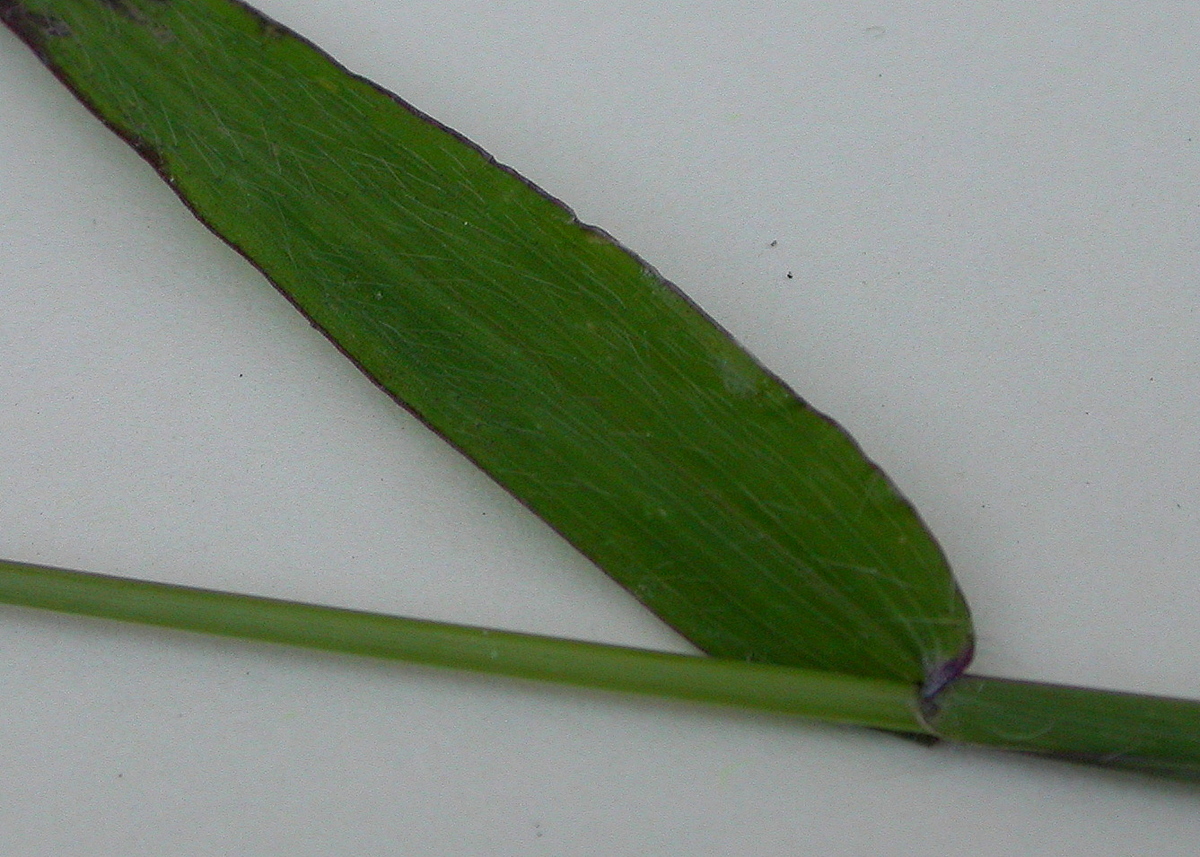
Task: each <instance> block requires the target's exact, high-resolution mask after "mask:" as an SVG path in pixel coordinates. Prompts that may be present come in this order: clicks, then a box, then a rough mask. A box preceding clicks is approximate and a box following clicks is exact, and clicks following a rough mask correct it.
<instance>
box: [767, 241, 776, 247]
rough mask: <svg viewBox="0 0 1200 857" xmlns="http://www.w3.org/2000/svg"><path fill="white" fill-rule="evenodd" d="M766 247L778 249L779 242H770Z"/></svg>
mask: <svg viewBox="0 0 1200 857" xmlns="http://www.w3.org/2000/svg"><path fill="white" fill-rule="evenodd" d="M767 246H768V247H778V246H779V242H778V241H772V242H771V243H770V244H768V245H767Z"/></svg>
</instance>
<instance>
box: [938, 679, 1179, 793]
mask: <svg viewBox="0 0 1200 857" xmlns="http://www.w3.org/2000/svg"><path fill="white" fill-rule="evenodd" d="M929 720H930V723H931V725H932V727H933V731H934V732H935V733H936V734H937V735H938V736H939V737H941V738H945V739H947V740H950V741H961V742H963V743H967V744H977V745H982V746H988V747H997V748H1000V749H1004V750H1018V751H1023V752H1028V753H1037V754H1040V755H1048V756H1056V757H1058V758H1067V759H1074V760H1076V761H1080V762H1088V763H1091V764H1096V765H1103V766H1105V767H1113V768H1126V769H1131V770H1137V771H1142V772H1144V773H1152V774H1157V775H1159V776H1164V777H1171V778H1173V779H1180V780H1191V781H1200V702H1196V701H1194V700H1188V699H1170V698H1167V697H1161V696H1147V695H1142V694H1134V693H1115V692H1113V691H1104V690H1093V689H1091V688H1082V687H1066V686H1063V685H1055V684H1041V683H1037V682H1029V681H1012V680H1009V679H1001V678H988V677H984V676H973V675H967V676H963V677H962V678H960V679H959V680H957V681H955V682H953V683H952V684H951V685H950V686H949V687H947V688H946V689H945V690H944V691H943V692H942V693H940V694H939V695H938V697H937V700H936V703H935V704H934V705H933V706H931V712H930V718H929Z"/></svg>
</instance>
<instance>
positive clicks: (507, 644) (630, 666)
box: [0, 561, 928, 733]
mask: <svg viewBox="0 0 1200 857" xmlns="http://www.w3.org/2000/svg"><path fill="white" fill-rule="evenodd" d="M0 602H3V603H8V604H19V605H23V606H26V607H40V608H44V609H48V610H58V611H63V612H67V613H77V614H83V615H87V616H98V617H103V618H106V619H119V620H124V621H127V622H139V623H143V624H149V625H159V626H165V627H169V628H178V629H182V630H187V631H201V632H206V633H210V634H220V635H223V636H228V637H241V638H244V639H252V640H262V641H266V642H271V643H284V644H287V645H292V646H303V647H306V648H312V649H324V650H326V651H333V652H343V653H347V654H352V655H364V656H367V657H375V658H386V659H389V660H398V661H408V662H410V663H417V664H426V665H431V666H440V667H453V668H457V669H464V670H474V671H477V672H485V673H493V674H497V675H506V676H514V677H517V678H524V679H537V680H541V681H552V682H559V683H563V684H573V685H578V686H583V687H593V688H599V689H603V690H611V691H618V692H627V693H645V694H653V695H655V696H662V697H670V698H674V699H686V700H693V701H697V702H708V703H716V704H719V705H731V706H737V707H740V708H750V709H757V710H761V711H771V712H776V713H781V714H792V715H798V716H801V717H808V718H813V719H818V720H826V721H831V722H837V723H848V724H854V725H859V726H872V727H875V728H878V729H888V730H893V731H898V732H909V733H926V732H927V731H928V730H927V728H926V726H925V725H924V723H923V721H922V719H921V715H920V704H919V699H918V695H917V691H916V689H915V688H914V687H913V686H912V685H908V684H904V683H902V682H894V681H886V680H881V679H870V678H861V677H857V676H847V675H840V674H837V673H828V672H820V671H816V670H805V669H796V668H792V667H779V666H772V665H767V664H751V663H746V662H743V661H735V660H726V659H720V658H707V657H696V656H692V655H677V654H670V653H666V652H652V651H646V650H644V649H632V648H623V647H621V646H608V645H601V644H598V643H584V642H578V641H575V640H564V639H558V638H555V637H543V636H537V635H533V634H517V633H512V632H508V631H495V630H489V629H487V628H475V627H470V626H466V625H452V624H448V623H444V622H431V621H425V620H421V619H405V618H401V617H398V616H386V615H383V614H379V613H367V612H363V611H358V610H344V609H339V608H334V607H321V606H317V605H314V604H301V603H297V602H293V601H282V600H278V599H274V598H261V597H257V596H251V595H237V594H233V593H228V592H217V591H215V590H211V589H197V588H193V587H187V586H175V585H170V584H165V583H152V582H150V581H144V580H130V579H128V578H122V577H112V576H109V575H103V574H91V573H88V572H81V571H66V570H63V569H58V568H47V567H45V566H37V565H27V564H24V563H17V562H7V561H0Z"/></svg>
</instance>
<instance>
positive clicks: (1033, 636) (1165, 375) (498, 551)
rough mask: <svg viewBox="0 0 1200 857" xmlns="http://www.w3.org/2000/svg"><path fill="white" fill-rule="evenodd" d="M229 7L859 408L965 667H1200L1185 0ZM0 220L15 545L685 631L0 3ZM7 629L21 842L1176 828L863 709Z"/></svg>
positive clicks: (354, 850) (99, 631) (3, 420)
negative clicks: (738, 703) (401, 107)
mask: <svg viewBox="0 0 1200 857" xmlns="http://www.w3.org/2000/svg"><path fill="white" fill-rule="evenodd" d="M261 5H262V7H263V8H264V10H265V11H267V12H268V13H269V14H273V15H274V16H276V17H277V18H279V19H280V20H282V21H283V22H285V23H287V24H289V25H291V26H292V27H294V28H295V29H297V30H299V31H300V32H301V33H303V34H305V35H307V36H309V37H310V38H312V39H313V40H314V41H315V42H316V43H318V44H320V45H321V46H323V47H324V48H326V49H327V50H330V51H331V52H332V53H333V54H334V55H335V56H337V57H338V58H339V59H341V60H342V61H343V62H344V63H345V64H347V65H348V66H349V67H350V68H352V69H354V70H356V71H359V72H361V73H364V74H366V75H367V76H369V77H371V78H373V79H375V80H377V81H379V82H381V83H382V84H384V85H386V86H388V87H389V88H391V89H393V90H395V91H397V92H399V93H400V94H402V95H403V96H404V97H405V98H407V99H409V100H410V101H412V102H413V103H415V104H416V105H418V106H419V107H421V108H422V109H424V110H426V111H428V112H430V113H431V114H433V115H434V116H436V117H438V118H440V119H441V120H443V121H445V122H447V123H448V124H450V125H451V126H452V127H455V128H457V129H459V130H460V131H462V132H464V133H465V134H467V135H468V136H470V137H471V138H473V139H474V140H476V141H477V142H479V143H480V144H481V145H483V146H484V147H485V148H487V149H488V150H490V151H491V152H492V153H493V154H495V155H496V156H497V157H498V158H499V159H500V160H502V161H504V162H505V163H508V164H511V165H513V166H514V167H516V168H517V169H518V170H520V171H521V172H523V173H524V174H525V175H527V176H529V177H530V178H531V179H533V180H535V181H537V182H538V183H539V184H541V185H542V186H543V187H545V188H547V189H548V190H549V191H551V192H552V193H554V194H555V195H557V196H559V197H560V198H562V199H564V200H566V201H568V202H569V203H570V204H572V205H573V206H574V207H575V209H576V211H577V212H578V213H579V214H580V216H581V217H582V218H583V219H585V220H587V221H590V222H594V223H597V224H599V225H601V226H603V227H605V228H606V229H608V230H609V231H610V232H612V233H613V234H614V235H616V236H617V237H619V238H620V239H622V240H623V241H624V242H625V243H627V244H628V245H629V246H631V247H632V248H634V249H635V250H637V251H638V252H639V253H641V254H642V255H643V256H645V257H646V258H647V259H649V260H651V261H652V262H653V263H654V264H656V265H657V266H658V267H659V268H660V269H661V270H662V271H663V272H664V273H665V274H666V275H667V276H668V277H670V278H671V279H673V280H675V281H676V282H678V283H679V284H680V285H681V287H682V288H683V289H684V290H685V291H687V292H688V293H689V294H691V295H692V296H693V297H694V298H696V299H697V300H698V301H699V303H700V304H701V305H703V306H704V307H705V308H706V309H707V310H708V311H709V312H711V313H712V314H713V315H714V316H715V317H716V318H717V319H718V320H720V321H721V322H722V323H723V324H725V325H726V326H727V327H728V328H729V329H730V330H732V331H733V332H734V333H735V334H736V335H737V336H738V337H739V338H740V339H741V340H742V342H743V343H745V344H746V345H747V346H748V347H749V348H750V349H751V350H752V351H753V352H754V353H756V354H757V355H759V356H760V357H761V358H762V359H763V360H764V361H765V362H766V363H767V365H769V366H770V367H772V368H773V369H775V370H776V371H778V372H779V373H780V374H781V375H782V376H783V377H784V378H785V379H787V380H788V381H789V382H791V383H792V384H793V385H794V386H795V387H796V388H797V389H798V390H799V391H800V392H801V393H802V394H803V395H804V396H805V397H807V398H808V399H809V400H810V401H812V402H813V403H814V404H816V405H817V406H818V407H821V408H822V409H823V410H825V411H827V412H828V413H830V414H832V415H833V416H834V417H836V418H837V419H838V420H840V421H841V422H842V423H843V424H844V425H845V426H847V427H848V428H849V429H850V431H851V432H852V433H853V434H854V435H855V436H856V437H857V438H858V439H859V441H860V442H861V443H862V444H863V445H864V446H865V448H866V449H867V450H868V452H869V453H870V454H871V455H872V456H873V457H874V458H876V460H878V461H879V462H880V463H881V464H882V465H883V466H884V467H885V469H886V470H887V471H888V472H889V473H890V474H891V475H892V476H893V477H894V478H895V479H896V481H897V482H898V483H899V484H900V485H901V487H902V488H903V489H904V490H905V492H906V493H907V494H908V495H909V497H910V498H911V499H912V500H913V501H914V502H915V503H916V505H917V506H918V508H920V509H921V511H922V513H923V514H924V516H925V517H926V519H927V520H928V522H929V523H930V524H931V526H932V527H933V529H934V530H935V532H936V533H937V534H938V536H939V538H940V539H941V541H942V543H943V545H944V546H945V548H946V550H947V552H948V554H949V555H950V557H951V560H952V562H953V564H954V566H955V569H956V572H957V574H958V576H959V578H960V580H961V583H962V585H963V587H964V589H965V591H966V593H967V596H968V598H969V600H970V603H971V605H972V607H973V610H974V612H975V616H976V619H977V625H978V631H979V638H980V654H979V658H978V661H977V663H976V669H977V671H979V672H987V673H994V674H1003V675H1009V676H1014V677H1026V678H1040V679H1047V680H1058V681H1066V682H1072V683H1079V684H1087V685H1093V686H1104V687H1115V688H1121V689H1128V690H1139V691H1148V692H1160V693H1166V694H1171V695H1178V696H1192V697H1195V696H1200V659H1198V658H1197V656H1196V653H1197V651H1200V621H1198V620H1197V615H1198V614H1200V587H1198V586H1197V571H1196V569H1197V566H1198V565H1200V527H1198V526H1197V525H1198V523H1200V432H1198V431H1197V423H1198V422H1200V414H1198V413H1197V410H1198V409H1197V403H1198V401H1200V399H1198V396H1197V393H1198V381H1200V341H1198V340H1197V336H1196V332H1197V327H1198V325H1200V310H1198V305H1200V298H1198V297H1197V283H1196V279H1197V271H1198V270H1200V266H1198V262H1200V258H1198V255H1200V252H1198V248H1200V242H1198V239H1200V208H1198V204H1200V120H1198V119H1197V117H1198V116H1200V90H1197V88H1196V87H1195V77H1194V74H1195V56H1196V55H1195V41H1194V40H1195V33H1196V31H1197V25H1198V24H1200V11H1197V8H1196V6H1195V5H1194V4H1192V3H1169V2H1157V3H1143V4H1134V5H1133V6H1131V5H1129V4H1121V3H1116V2H1107V3H1105V2H1082V3H1074V4H1028V3H1021V4H961V3H951V2H927V3H923V4H922V3H899V4H896V3H865V2H864V3H854V4H846V5H845V6H844V7H843V6H842V4H827V3H817V2H808V0H787V2H767V0H740V2H738V3H712V2H694V3H689V4H644V3H624V2H612V3H606V4H595V3H586V2H581V0H574V2H568V0H560V2H522V3H503V4H497V3H489V2H485V1H484V0H457V2H446V0H428V2H416V0H406V1H405V2H400V0H371V2H366V3H364V2H354V3H351V2H343V0H306V2H300V0H287V2H285V0H270V2H263V3H262V4H261ZM772 242H777V244H775V246H773V247H772V246H769V245H770V244H771V243H772ZM0 247H2V248H3V251H2V252H0V295H2V298H0V300H2V304H0V305H2V307H3V310H2V312H0V366H2V367H3V368H2V374H0V472H2V473H3V483H2V485H3V493H2V495H0V498H2V499H0V556H5V557H11V558H19V559H25V560H29V561H35V562H43V563H50V564H57V565H63V566H68V567H77V568H86V569H91V570H95V571H107V572H113V573H125V574H130V575H137V576H143V577H150V578H156V579H160V580H169V581H177V582H186V583H193V584H199V585H207V586H214V587H222V588H231V589H237V590H242V591H249V592H256V593H263V594H270V595H276V596H283V597H290V598H302V599H309V600H314V601H320V602H325V603H334V604H342V605H350V606H357V607H364V608H372V609H379V610H387V611H391V612H397V613H402V614H408V615H419V616H430V617H438V618H445V619H451V620H458V621H465V622H473V623H484V624H489V625H495V626H502V627H508V628H516V629H522V630H532V631H538V632H545V633H561V634H571V635H575V636H581V637H586V638H592V639H598V640H607V641H614V642H624V643H630V644H639V645H647V646H661V647H668V648H676V649H680V650H686V646H685V645H684V644H683V643H681V642H680V641H678V639H677V638H675V637H673V636H672V635H671V634H670V632H668V631H666V630H664V629H662V628H661V627H660V626H659V625H658V624H657V623H656V621H655V620H653V619H652V618H651V617H649V616H648V615H647V614H645V613H644V612H643V611H642V610H641V609H640V608H638V607H637V606H636V605H635V604H634V603H633V602H632V600H631V599H630V598H629V597H627V596H626V595H625V594H624V593H623V592H622V591H621V590H619V589H618V588H617V587H616V586H615V585H613V584H611V583H610V582H609V581H608V580H607V579H606V578H604V577H603V575H601V574H600V573H599V572H598V571H596V570H595V569H593V568H592V567H591V566H589V565H588V564H587V563H586V562H584V561H583V560H581V559H580V558H578V557H577V556H576V555H574V554H573V552H572V551H571V550H570V549H569V548H567V547H566V546H564V545H563V544H562V543H561V542H560V541H559V540H558V539H557V537H555V536H554V535H553V534H551V533H550V532H548V531H547V529H546V528H545V527H544V526H543V525H541V524H540V523H539V522H538V521H537V520H536V519H533V518H532V517H531V516H530V515H529V514H528V513H526V512H525V511H524V510H523V509H521V508H520V507H518V506H517V504H516V503H515V502H514V501H512V500H511V499H510V498H508V497H507V495H505V494H504V493H503V492H502V491H500V490H499V489H498V488H496V487H495V486H494V485H492V484H491V483H490V482H488V481H487V480H486V479H485V478H484V477H482V476H481V475H479V474H478V473H477V472H475V471H474V469H473V468H472V467H471V466H470V465H468V464H466V463H465V462H463V461H462V460H460V459H459V458H457V457H456V455H455V454H454V453H452V452H450V451H449V450H448V449H446V448H444V446H443V445H442V444H441V443H440V441H438V440H436V439H435V438H433V437H431V436H430V435H428V433H427V432H425V431H424V430H423V429H422V428H421V427H420V426H419V425H418V424H417V423H416V422H415V421H414V420H412V419H411V418H409V417H408V416H407V415H405V414H404V413H402V412H401V411H400V410H399V409H398V408H396V407H395V406H394V405H393V404H391V403H390V402H389V401H388V400H387V399H385V397H384V396H383V395H382V394H380V393H379V392H378V391H377V390H376V389H375V388H373V387H372V386H371V385H370V384H369V383H368V382H366V381H365V380H363V379H362V378H361V377H359V376H358V374H357V373H356V371H355V370H354V369H353V368H351V367H350V366H349V364H348V363H347V362H346V361H345V360H344V359H343V358H341V357H340V356H339V355H338V354H337V353H336V352H335V351H334V349H333V348H332V347H331V346H329V345H328V344H327V343H326V342H325V341H324V340H323V339H322V338H321V337H320V336H319V335H317V334H316V333H315V332H314V331H313V330H312V329H311V328H309V327H308V326H307V324H306V323H305V322H304V321H303V320H302V319H301V318H300V317H299V316H298V315H296V314H295V312H294V311H293V310H292V309H291V308H290V307H289V306H288V305H287V304H286V303H285V301H284V300H283V299H282V298H280V297H278V296H277V295H276V294H275V293H274V291H273V290H272V289H270V288H269V287H268V286H267V285H266V284H265V283H264V282H263V281H262V280H261V279H260V278H259V277H258V276H257V275H256V274H255V273H254V272H253V271H252V270H251V269H250V268H249V266H248V265H247V264H245V263H244V262H243V261H242V260H240V259H239V258H237V257H236V256H234V254H233V253H231V252H230V251H228V250H227V249H226V248H225V247H224V246H223V245H222V244H221V243H220V242H218V241H217V240H216V239H215V238H213V237H212V236H211V235H209V234H208V233H207V232H205V231H204V230H203V229H202V228H201V227H200V226H199V225H198V224H197V223H195V222H194V221H193V220H192V219H191V218H190V216H189V215H188V214H187V213H186V212H185V210H184V209H183V208H182V207H181V206H180V205H179V204H178V202H177V201H176V200H175V198H174V197H173V196H172V194H171V193H170V192H169V191H168V190H167V188H166V187H165V186H164V185H163V184H162V183H161V182H159V180H158V179H157V178H156V177H155V176H154V175H153V173H152V172H151V171H150V169H149V168H148V167H147V166H146V165H145V164H144V163H142V162H141V161H140V160H139V159H138V158H137V157H136V156H134V155H133V153H132V152H131V151H129V150H128V149H127V148H126V147H125V146H124V144H122V143H121V142H119V141H118V140H117V139H116V138H115V137H113V136H112V135H111V134H109V132H107V131H106V130H105V129H103V128H102V127H101V126H100V125H99V124H98V123H97V122H96V121H95V120H93V119H92V118H91V117H90V116H89V115H88V114H87V113H86V112H85V111H84V110H83V109H82V108H80V107H79V106H78V105H76V104H75V103H74V102H73V100H72V99H71V98H70V96H68V95H67V93H66V92H65V91H64V90H63V89H62V88H61V87H60V85H59V84H58V83H57V82H56V81H54V80H53V79H52V77H51V76H50V75H49V74H48V73H46V72H45V71H44V70H43V69H42V68H41V67H40V66H39V65H38V63H37V62H36V61H35V59H34V58H33V56H32V55H31V54H30V53H29V52H28V51H26V50H25V49H24V48H23V47H22V46H21V45H20V44H19V43H18V42H17V41H16V39H14V38H12V37H11V36H9V35H8V34H7V33H6V32H5V33H0ZM789 272H791V274H792V276H791V277H790V278H789V277H788V274H789ZM0 653H2V654H0V687H2V688H3V692H2V693H0V726H2V730H3V735H4V740H3V741H0V831H2V832H0V840H3V847H2V850H3V852H4V853H5V854H6V855H55V857H66V856H67V855H92V856H93V857H94V855H118V854H119V855H143V854H144V855H161V854H172V855H193V854H194V855H213V854H238V855H274V854H285V853H286V854H290V855H296V857H300V855H327V854H384V853H387V854H393V853H394V854H414V855H425V854H429V855H443V854H446V855H449V854H454V855H593V854H594V855H605V857H623V855H658V854H688V855H694V856H695V857H699V855H743V854H754V855H758V856H759V857H766V855H804V854H814V855H818V854H819V855H865V854H870V855H902V854H923V855H947V857H948V855H959V854H963V853H971V854H986V855H991V854H996V855H1024V854H1031V855H1032V854H1039V855H1043V854H1044V855H1078V854H1089V855H1092V857H1100V855H1114V856H1115V855H1130V854H1147V853H1154V854H1157V855H1160V857H1165V855H1185V854H1187V855H1191V854H1194V853H1195V848H1196V842H1197V840H1198V837H1200V812H1197V792H1196V790H1195V789H1188V788H1184V787H1179V786H1175V785H1170V784H1162V783H1155V782H1153V781H1148V780H1142V779H1138V778H1134V777H1128V776H1123V775H1116V774H1110V773H1104V772H1096V771H1091V770H1088V769H1078V768H1074V767H1072V766H1069V765H1065V764H1061V763H1053V762H1039V761H1030V760H1023V759H1017V758H1010V757H1004V756H1000V755H995V754H988V753H982V752H976V751H963V750H955V749H934V750H929V749H924V748H920V747H916V746H910V745H909V744H907V743H905V742H903V741H899V740H896V739H894V738H891V737H888V736H884V735H877V734H874V733H869V732H860V731H854V730H842V729H834V728H827V727H822V726H811V725H807V724H804V723H797V722H791V721H787V720H782V719H776V718H770V717H758V716H750V715H743V714H738V713H731V712H725V711H719V710H712V709H704V708H696V707H688V706H683V705H669V704H668V705H664V704H658V703H654V702H649V701H639V700H629V699H625V698H620V697H610V696H604V695H600V694H589V693H582V692H576V691H573V690H564V689H557V688H549V687H541V686H532V685H524V684H520V683H515V682H508V681H503V680H495V681H493V680H487V679H482V678H475V677H470V676H462V675H457V674H453V673H444V672H438V671H433V670H422V669H410V668H403V667H392V666H386V665H378V664H374V663H369V662H362V661H356V660H353V659H349V658H337V657H327V656H322V655H317V654H309V653H304V652H298V651H290V650H284V649H276V648H270V647H266V646H256V645H248V644H241V643H237V642H232V641H220V640H211V639H206V638H201V637H194V636H189V635H183V634H173V633H167V632H157V631H152V630H146V629H137V628H129V627H124V626H120V625H116V624H106V623H102V622H93V621H84V620H76V619H72V618H69V617H60V616H54V615H50V614H43V613H38V612H34V611H28V610H20V609H14V608H0Z"/></svg>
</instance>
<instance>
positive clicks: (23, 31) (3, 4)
mask: <svg viewBox="0 0 1200 857" xmlns="http://www.w3.org/2000/svg"><path fill="white" fill-rule="evenodd" d="M0 21H3V22H4V23H5V25H7V26H8V28H9V29H10V30H12V31H13V32H14V33H16V34H17V35H18V36H19V37H20V38H21V40H22V41H24V42H26V43H27V44H28V45H29V46H30V47H32V48H34V49H35V50H36V49H37V47H38V46H39V45H42V44H44V43H45V41H46V39H47V38H52V39H62V38H66V37H67V36H69V35H71V28H70V27H68V26H67V22H66V21H64V20H62V19H61V18H56V17H54V16H53V15H42V14H40V13H38V12H30V11H29V10H28V9H26V8H25V7H24V6H23V5H21V4H20V3H19V2H17V0H0Z"/></svg>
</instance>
